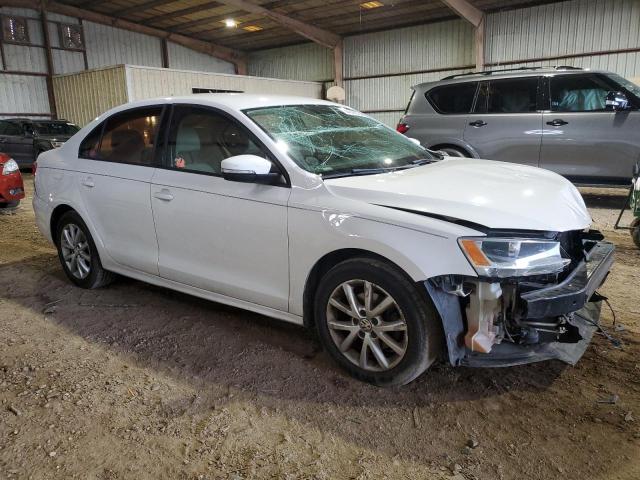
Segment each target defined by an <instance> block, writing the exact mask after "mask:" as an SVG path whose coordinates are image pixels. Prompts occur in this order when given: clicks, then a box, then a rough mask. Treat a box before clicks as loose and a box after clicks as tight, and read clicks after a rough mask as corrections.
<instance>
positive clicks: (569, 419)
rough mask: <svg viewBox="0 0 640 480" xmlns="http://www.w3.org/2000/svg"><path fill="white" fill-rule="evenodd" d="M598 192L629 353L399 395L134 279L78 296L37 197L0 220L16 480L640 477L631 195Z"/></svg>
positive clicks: (265, 330)
mask: <svg viewBox="0 0 640 480" xmlns="http://www.w3.org/2000/svg"><path fill="white" fill-rule="evenodd" d="M26 184H27V187H28V190H29V195H30V194H31V188H32V181H31V177H30V176H28V175H27V176H26ZM584 193H585V197H586V199H587V202H588V204H589V205H590V207H591V210H592V212H593V216H594V219H595V221H596V227H597V228H600V229H603V230H604V231H605V233H606V236H607V238H608V239H609V240H611V241H613V242H615V243H616V245H617V248H618V253H617V263H616V265H615V267H614V269H613V272H612V274H611V275H610V277H609V279H608V282H607V283H606V285H605V287H604V288H603V289H602V293H603V294H604V295H607V296H608V297H609V298H610V301H611V305H612V307H613V309H614V311H615V314H616V317H617V328H614V326H613V325H612V320H613V319H612V314H611V313H610V311H608V310H607V309H606V308H605V310H604V317H603V323H604V325H606V327H607V328H608V330H609V331H610V333H611V334H612V335H614V336H615V337H617V338H619V339H620V340H622V347H621V348H616V347H614V345H613V344H612V343H611V342H610V341H609V340H607V339H606V338H604V337H603V336H601V335H597V336H596V338H595V339H594V342H593V343H592V345H591V346H590V347H589V349H588V351H587V352H586V354H585V356H584V358H583V359H582V360H581V362H580V363H579V364H578V365H577V366H576V367H567V366H564V365H562V364H560V363H557V362H547V363H543V364H537V365H529V366H523V367H515V368H509V369H497V370H490V369H480V370H478V369H465V368H459V369H453V368H451V367H450V366H448V365H444V364H443V365H437V366H435V367H434V368H432V369H431V370H430V371H429V372H428V373H427V374H426V375H423V376H422V377H421V378H419V379H418V380H417V381H415V382H413V383H412V384H410V385H408V386H406V387H402V388H398V389H389V390H385V389H379V388H375V387H373V386H370V385H367V384H363V383H360V382H358V381H355V380H352V379H351V378H350V377H348V376H346V375H345V374H344V373H343V372H342V371H340V370H339V369H338V368H337V366H336V365H334V364H333V363H332V362H331V361H330V359H329V358H328V356H327V355H326V354H325V353H323V352H321V351H319V350H318V349H317V348H316V347H315V345H314V344H313V342H312V341H311V340H310V339H309V338H308V336H307V335H306V334H305V332H304V331H303V330H302V329H301V328H297V327H294V326H290V325H287V324H283V323H280V322H277V321H274V320H270V319H268V318H264V317H261V316H259V315H256V314H252V313H247V312H245V311H241V310H237V309H234V308H230V307H225V306H223V305H219V304H216V303H210V302H205V301H201V300H198V299H196V298H192V297H189V296H187V295H182V294H179V293H174V292H171V291H169V290H165V289H162V288H157V287H153V286H150V285H146V284H143V283H140V282H136V281H133V280H128V279H120V280H118V281H117V282H116V283H115V284H113V285H111V286H110V287H108V288H105V289H102V290H95V291H85V290H81V289H78V288H74V287H72V286H71V284H70V283H69V282H68V281H67V280H66V279H65V277H64V274H63V272H62V270H61V268H60V266H59V264H58V259H57V257H56V255H55V251H54V250H53V248H51V247H50V246H49V245H48V244H46V242H45V240H44V239H43V238H42V237H41V236H40V234H39V233H38V232H37V229H36V227H35V225H34V215H33V210H32V208H31V204H30V203H31V202H30V199H27V201H25V202H23V205H22V206H21V208H20V210H19V211H18V213H17V214H16V215H11V216H0V282H1V285H2V289H1V291H0V322H1V326H0V478H2V479H13V478H20V479H27V478H29V479H49V478H52V479H71V478H81V479H105V480H106V479H129V478H136V479H161V478H162V479H164V478H167V479H215V478H230V479H236V480H237V479H245V478H291V479H298V478H300V479H303V478H313V479H341V478H358V479H366V478H371V479H378V478H409V479H412V478H416V479H417V478H423V479H450V478H455V479H457V480H463V479H467V480H471V479H487V480H491V479H525V478H526V479H527V480H539V479H556V478H562V479H607V480H613V479H629V480H631V479H639V478H640V382H639V380H638V379H639V376H640V358H639V356H638V354H639V353H640V346H639V343H638V338H639V333H640V250H638V249H636V248H635V247H634V246H633V244H632V242H631V240H630V237H629V235H628V234H627V233H626V232H614V231H613V230H612V225H613V223H614V222H615V217H616V209H617V208H618V206H619V205H620V203H621V202H622V201H623V200H624V195H625V192H623V191H620V190H585V191H584ZM468 442H469V444H470V445H472V446H473V447H474V448H471V447H469V446H467V443H468ZM476 442H477V445H476Z"/></svg>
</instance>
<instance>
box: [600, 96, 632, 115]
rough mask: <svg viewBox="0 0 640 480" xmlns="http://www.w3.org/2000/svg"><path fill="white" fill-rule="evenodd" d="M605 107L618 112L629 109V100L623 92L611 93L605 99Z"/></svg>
mask: <svg viewBox="0 0 640 480" xmlns="http://www.w3.org/2000/svg"><path fill="white" fill-rule="evenodd" d="M605 106H606V107H607V108H610V109H611V110H613V111H615V112H617V111H620V110H627V109H629V99H628V98H627V96H626V95H625V94H624V93H622V92H613V91H612V92H609V93H607V97H606V99H605Z"/></svg>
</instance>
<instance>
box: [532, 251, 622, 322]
mask: <svg viewBox="0 0 640 480" xmlns="http://www.w3.org/2000/svg"><path fill="white" fill-rule="evenodd" d="M614 250H615V247H614V246H613V244H612V243H609V242H598V243H597V244H595V245H594V246H593V248H592V249H591V250H589V253H588V254H587V258H586V260H583V261H582V262H580V264H578V266H577V267H576V268H575V269H574V270H573V272H571V274H570V275H569V276H568V277H567V278H566V279H565V280H564V281H563V282H562V283H560V284H558V285H553V286H551V287H547V288H541V289H539V290H533V291H531V292H527V293H523V294H522V295H521V300H522V302H524V306H525V311H526V318H527V319H538V318H548V317H558V316H560V315H565V314H567V313H571V312H575V311H576V310H580V309H581V308H583V307H584V306H585V305H586V304H587V302H588V301H589V299H590V298H591V296H592V295H593V293H594V292H595V291H596V290H597V289H598V288H599V287H600V285H602V283H603V282H604V280H605V279H606V277H607V275H608V274H609V270H610V269H611V265H612V264H613V253H614Z"/></svg>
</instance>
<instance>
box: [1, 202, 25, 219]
mask: <svg viewBox="0 0 640 480" xmlns="http://www.w3.org/2000/svg"><path fill="white" fill-rule="evenodd" d="M19 206H20V200H16V201H13V202H5V203H0V215H13V214H14V213H16V212H17V211H18V207H19Z"/></svg>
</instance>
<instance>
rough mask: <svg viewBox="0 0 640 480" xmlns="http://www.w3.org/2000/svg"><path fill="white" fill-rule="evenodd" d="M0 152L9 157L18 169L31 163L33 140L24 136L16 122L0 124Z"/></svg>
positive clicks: (22, 130)
mask: <svg viewBox="0 0 640 480" xmlns="http://www.w3.org/2000/svg"><path fill="white" fill-rule="evenodd" d="M0 152H3V153H6V154H7V155H9V156H11V158H13V159H14V160H15V161H16V162H18V165H20V167H26V166H31V164H32V163H33V160H34V158H33V138H32V137H31V136H29V137H27V136H26V135H25V132H24V129H23V127H22V125H21V124H20V123H18V122H7V121H3V122H0Z"/></svg>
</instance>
